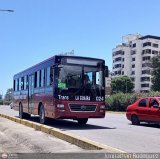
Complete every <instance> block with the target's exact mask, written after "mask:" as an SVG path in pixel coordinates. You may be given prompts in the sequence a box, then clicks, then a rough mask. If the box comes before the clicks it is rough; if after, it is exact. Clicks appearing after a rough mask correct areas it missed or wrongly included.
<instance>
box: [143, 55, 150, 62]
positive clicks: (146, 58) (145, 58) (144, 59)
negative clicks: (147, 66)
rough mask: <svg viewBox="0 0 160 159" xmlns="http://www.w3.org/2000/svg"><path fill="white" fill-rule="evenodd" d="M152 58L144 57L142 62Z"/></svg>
mask: <svg viewBox="0 0 160 159" xmlns="http://www.w3.org/2000/svg"><path fill="white" fill-rule="evenodd" d="M150 59H151V57H150V56H145V57H142V61H147V60H150Z"/></svg>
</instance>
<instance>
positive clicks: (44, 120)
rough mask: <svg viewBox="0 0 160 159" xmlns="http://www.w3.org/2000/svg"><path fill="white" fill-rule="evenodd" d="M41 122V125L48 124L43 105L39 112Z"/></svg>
mask: <svg viewBox="0 0 160 159" xmlns="http://www.w3.org/2000/svg"><path fill="white" fill-rule="evenodd" d="M39 122H40V123H41V124H45V123H46V122H47V118H46V116H45V109H44V106H43V105H41V106H40V111H39Z"/></svg>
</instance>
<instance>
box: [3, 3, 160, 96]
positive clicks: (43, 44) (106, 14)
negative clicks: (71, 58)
mask: <svg viewBox="0 0 160 159" xmlns="http://www.w3.org/2000/svg"><path fill="white" fill-rule="evenodd" d="M159 6H160V1H159V0H152V1H149V0H148V1H147V0H110V1H109V0H0V9H13V10H14V11H15V12H14V13H9V12H0V93H2V92H3V94H5V92H6V89H7V88H11V87H12V81H13V75H14V74H16V73H18V72H19V71H22V70H24V69H26V68H28V67H30V66H32V65H34V64H36V63H38V62H40V61H42V60H44V59H46V58H49V57H51V56H53V55H55V54H58V53H61V52H69V51H71V50H74V52H75V55H78V56H89V57H96V58H103V59H105V61H106V64H107V65H108V66H109V68H110V69H111V66H112V49H113V48H114V47H115V46H116V45H117V44H119V43H121V38H122V36H123V35H127V34H135V33H139V34H142V35H148V34H150V35H157V36H160V27H159V26H160V20H159V19H160V10H159Z"/></svg>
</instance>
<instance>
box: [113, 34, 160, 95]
mask: <svg viewBox="0 0 160 159" xmlns="http://www.w3.org/2000/svg"><path fill="white" fill-rule="evenodd" d="M158 54H160V37H158V36H152V35H146V36H142V35H134V34H129V35H127V36H124V37H122V44H120V45H117V46H116V47H115V48H114V49H113V50H112V59H113V63H112V78H114V77H118V76H122V75H127V76H128V77H130V79H131V80H132V81H133V82H134V84H135V88H134V90H135V92H148V91H149V90H150V88H151V85H152V82H151V78H152V76H151V58H152V57H154V56H157V55H158Z"/></svg>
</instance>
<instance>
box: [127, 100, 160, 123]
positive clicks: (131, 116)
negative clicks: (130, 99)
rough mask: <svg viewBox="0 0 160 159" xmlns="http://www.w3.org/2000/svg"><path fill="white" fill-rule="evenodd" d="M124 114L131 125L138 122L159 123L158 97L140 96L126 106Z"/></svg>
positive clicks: (159, 107) (159, 104)
mask: <svg viewBox="0 0 160 159" xmlns="http://www.w3.org/2000/svg"><path fill="white" fill-rule="evenodd" d="M126 116H127V119H128V120H130V121H131V122H132V124H133V125H139V124H140V122H148V123H158V124H160V97H147V98H140V99H139V100H137V101H136V102H135V103H133V104H132V105H129V106H128V107H127V113H126Z"/></svg>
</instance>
